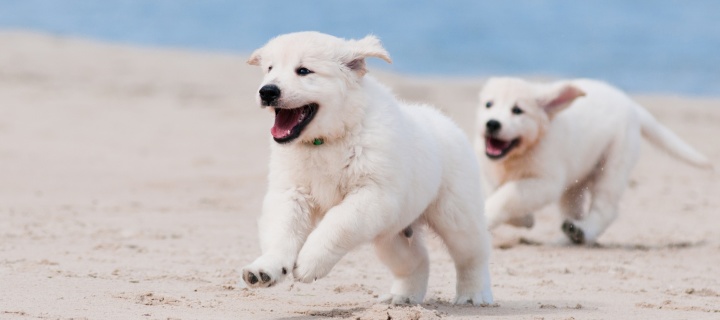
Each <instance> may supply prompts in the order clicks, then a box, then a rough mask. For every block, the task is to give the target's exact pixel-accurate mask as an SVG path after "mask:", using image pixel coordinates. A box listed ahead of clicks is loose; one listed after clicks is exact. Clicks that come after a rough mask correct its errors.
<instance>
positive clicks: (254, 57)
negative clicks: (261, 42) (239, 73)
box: [246, 49, 262, 66]
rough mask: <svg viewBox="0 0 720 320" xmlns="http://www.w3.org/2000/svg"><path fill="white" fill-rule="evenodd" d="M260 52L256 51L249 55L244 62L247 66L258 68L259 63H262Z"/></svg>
mask: <svg viewBox="0 0 720 320" xmlns="http://www.w3.org/2000/svg"><path fill="white" fill-rule="evenodd" d="M260 50H261V49H257V50H255V52H253V53H252V54H251V55H250V58H248V60H247V61H246V62H247V64H249V65H251V66H259V65H260V63H261V62H262V56H261V52H260Z"/></svg>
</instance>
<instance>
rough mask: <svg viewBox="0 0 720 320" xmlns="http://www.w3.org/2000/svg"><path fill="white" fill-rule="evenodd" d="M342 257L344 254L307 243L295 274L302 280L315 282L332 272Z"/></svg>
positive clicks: (294, 271) (297, 263)
mask: <svg viewBox="0 0 720 320" xmlns="http://www.w3.org/2000/svg"><path fill="white" fill-rule="evenodd" d="M341 257H342V255H337V254H333V253H332V252H330V251H328V250H324V249H321V248H320V247H319V246H308V243H306V245H305V246H303V248H302V250H300V254H299V255H298V259H297V262H296V263H295V268H294V269H293V276H294V277H295V280H297V281H300V282H305V283H310V282H313V281H315V280H317V279H320V278H322V277H324V276H326V275H327V274H328V273H330V270H331V269H332V267H333V266H335V264H336V263H337V262H338V261H339V260H340V258H341Z"/></svg>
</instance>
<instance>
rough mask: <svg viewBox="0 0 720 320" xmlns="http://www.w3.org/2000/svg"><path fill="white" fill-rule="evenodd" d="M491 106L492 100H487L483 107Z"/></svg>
mask: <svg viewBox="0 0 720 320" xmlns="http://www.w3.org/2000/svg"><path fill="white" fill-rule="evenodd" d="M492 106H493V102H492V101H488V102H486V103H485V108H490V107H492Z"/></svg>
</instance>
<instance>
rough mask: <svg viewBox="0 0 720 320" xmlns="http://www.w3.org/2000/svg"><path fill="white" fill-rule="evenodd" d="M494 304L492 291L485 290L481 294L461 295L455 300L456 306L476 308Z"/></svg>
mask: <svg viewBox="0 0 720 320" xmlns="http://www.w3.org/2000/svg"><path fill="white" fill-rule="evenodd" d="M492 303H493V296H492V291H490V289H483V290H482V291H480V292H475V293H470V294H460V295H458V296H457V298H455V304H470V305H474V306H487V305H491V304H492Z"/></svg>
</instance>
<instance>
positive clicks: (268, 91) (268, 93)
mask: <svg viewBox="0 0 720 320" xmlns="http://www.w3.org/2000/svg"><path fill="white" fill-rule="evenodd" d="M278 98H280V88H278V86H276V85H274V84H267V85H264V86H262V88H260V99H261V100H262V102H264V103H271V102H274V101H275V100H277V99H278Z"/></svg>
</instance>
